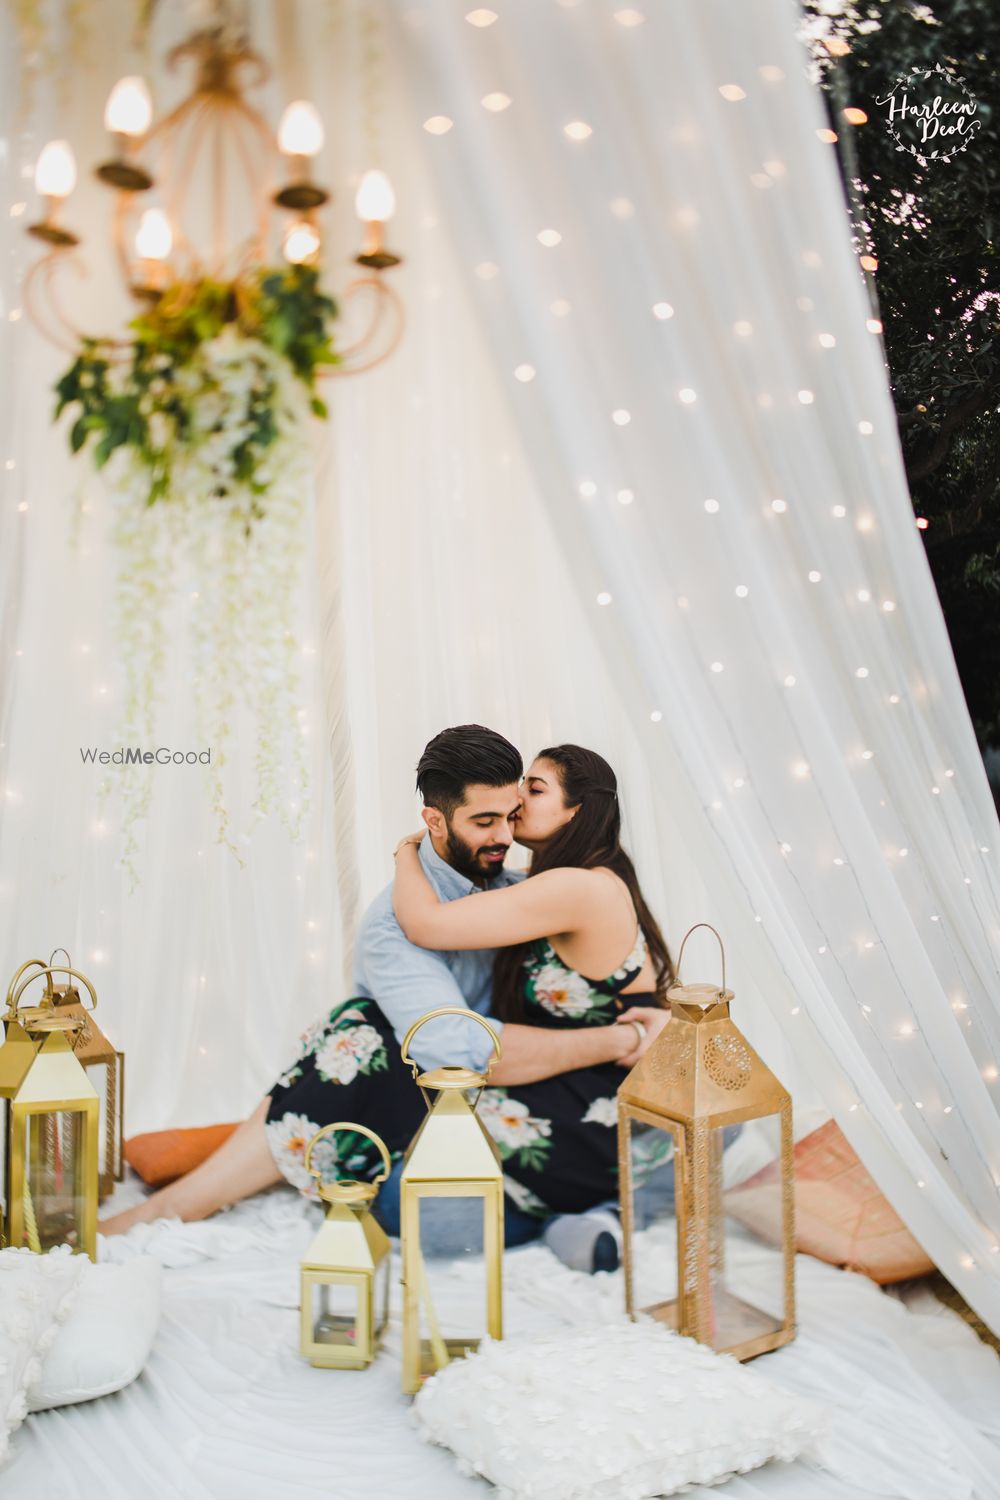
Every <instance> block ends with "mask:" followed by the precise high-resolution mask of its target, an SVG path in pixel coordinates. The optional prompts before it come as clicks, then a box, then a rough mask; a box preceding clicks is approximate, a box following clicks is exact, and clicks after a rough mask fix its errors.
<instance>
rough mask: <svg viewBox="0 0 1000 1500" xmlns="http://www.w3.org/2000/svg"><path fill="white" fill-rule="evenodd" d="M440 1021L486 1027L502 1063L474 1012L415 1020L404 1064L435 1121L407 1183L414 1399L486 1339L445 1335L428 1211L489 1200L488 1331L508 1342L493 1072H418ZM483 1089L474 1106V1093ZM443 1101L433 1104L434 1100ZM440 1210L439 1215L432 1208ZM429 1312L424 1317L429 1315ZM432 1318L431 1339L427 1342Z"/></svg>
mask: <svg viewBox="0 0 1000 1500" xmlns="http://www.w3.org/2000/svg"><path fill="white" fill-rule="evenodd" d="M438 1016H466V1017H468V1019H470V1020H472V1021H476V1022H478V1023H479V1025H480V1026H483V1027H485V1028H486V1030H487V1031H488V1032H489V1034H490V1036H491V1038H492V1040H493V1050H494V1053H495V1056H496V1058H499V1057H500V1055H501V1052H500V1042H499V1039H498V1037H497V1034H496V1032H495V1031H494V1030H493V1027H492V1026H491V1025H490V1024H489V1022H488V1021H485V1020H484V1019H483V1017H482V1016H480V1015H479V1014H477V1012H476V1011H474V1010H463V1009H462V1008H461V1007H460V1006H450V1005H449V1006H444V1007H442V1008H441V1009H439V1010H432V1011H429V1012H428V1013H427V1015H425V1016H421V1018H420V1020H419V1021H415V1022H414V1024H413V1025H412V1026H411V1027H410V1029H409V1031H408V1032H407V1033H406V1036H405V1037H404V1038H403V1049H402V1056H403V1061H404V1062H405V1063H407V1064H409V1066H410V1067H411V1068H412V1069H413V1076H414V1078H415V1079H416V1081H417V1083H418V1084H419V1086H420V1090H421V1092H422V1093H423V1096H424V1102H425V1103H426V1105H427V1115H426V1117H425V1118H424V1120H423V1121H422V1122H421V1124H420V1127H419V1129H418V1130H417V1133H416V1135H415V1136H414V1137H413V1140H412V1141H411V1142H410V1145H409V1148H408V1150H407V1152H406V1156H405V1158H404V1165H403V1172H402V1177H401V1179H400V1215H399V1217H400V1238H401V1242H402V1254H403V1390H404V1391H406V1392H407V1393H408V1394H410V1395H412V1394H413V1393H414V1392H416V1391H418V1390H419V1389H420V1385H421V1382H422V1381H423V1380H424V1379H426V1377H427V1376H428V1375H433V1374H434V1373H435V1371H437V1370H440V1369H442V1368H443V1367H444V1366H445V1365H446V1364H448V1363H449V1361H450V1360H452V1359H454V1358H460V1357H461V1356H463V1355H465V1354H467V1353H468V1352H469V1350H470V1349H475V1348H476V1346H477V1345H478V1343H479V1339H478V1338H475V1337H470V1336H468V1335H462V1336H454V1337H446V1336H445V1335H444V1334H443V1333H442V1330H441V1324H440V1322H439V1320H438V1316H437V1313H436V1311H435V1309H434V1304H433V1302H432V1301H431V1295H430V1288H429V1286H428V1283H427V1271H426V1268H425V1265H424V1259H423V1255H422V1254H421V1249H420V1229H421V1208H422V1207H423V1206H425V1205H426V1206H428V1208H430V1207H431V1205H433V1203H434V1201H435V1200H441V1199H447V1198H481V1199H482V1204H483V1259H484V1265H485V1282H486V1288H485V1290H486V1308H485V1312H486V1317H485V1327H486V1332H487V1333H488V1334H489V1336H490V1338H494V1339H499V1338H502V1337H503V1282H502V1276H503V1169H502V1167H501V1164H500V1154H499V1152H498V1151H497V1148H496V1146H495V1145H494V1144H493V1141H492V1140H491V1138H490V1137H489V1135H487V1133H486V1130H485V1128H484V1126H483V1124H482V1121H481V1120H480V1119H479V1116H478V1115H477V1114H476V1105H477V1104H478V1102H479V1096H480V1094H481V1093H482V1091H483V1089H484V1088H485V1086H486V1084H487V1082H488V1081H489V1075H490V1070H491V1069H492V1066H493V1060H492V1059H491V1060H490V1062H489V1063H488V1064H487V1067H486V1072H485V1073H476V1072H474V1071H473V1070H472V1069H471V1068H463V1067H453V1066H446V1067H442V1068H434V1069H432V1070H431V1071H430V1072H427V1073H418V1070H417V1064H416V1063H415V1062H414V1061H413V1059H412V1058H411V1057H410V1055H409V1050H410V1043H411V1042H412V1041H413V1038H414V1036H415V1035H416V1034H417V1032H418V1030H419V1029H420V1027H421V1026H423V1025H424V1024H425V1023H426V1022H427V1021H433V1020H434V1019H436V1017H438ZM472 1090H475V1091H476V1097H475V1099H474V1100H473V1101H472V1102H471V1104H470V1102H469V1100H468V1099H467V1098H466V1094H467V1092H471V1091H472ZM432 1093H434V1094H436V1095H437V1097H436V1099H434V1101H433V1103H432V1102H431V1098H430V1095H431V1094H432ZM431 1211H433V1210H431ZM421 1309H422V1310H423V1318H422V1316H421ZM424 1319H426V1327H427V1332H428V1337H427V1338H424V1337H423V1336H422V1324H423V1321H424Z"/></svg>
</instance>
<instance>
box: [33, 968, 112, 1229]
mask: <svg viewBox="0 0 1000 1500" xmlns="http://www.w3.org/2000/svg"><path fill="white" fill-rule="evenodd" d="M56 953H63V954H65V957H66V962H67V964H71V963H72V962H73V960H72V959H71V958H70V956H69V954H68V953H66V949H65V948H57V949H56V952H55V953H53V955H52V957H51V958H50V959H49V963H50V964H51V963H53V962H54V960H55V956H56ZM62 972H65V971H62ZM42 1003H43V1004H48V1003H51V1004H53V1005H54V1006H55V1007H56V1008H57V1009H58V1011H59V1012H60V1014H62V1015H72V1016H77V1017H79V1019H80V1023H81V1024H80V1029H79V1030H78V1031H77V1032H76V1033H75V1035H74V1038H73V1051H74V1052H75V1053H76V1056H77V1060H78V1061H79V1062H81V1063H82V1064H83V1067H84V1070H85V1071H86V1074H87V1077H88V1078H89V1079H90V1081H91V1083H92V1084H93V1085H94V1088H95V1090H96V1092H97V1097H98V1100H99V1101H100V1108H101V1114H100V1134H99V1139H98V1143H97V1171H98V1194H99V1201H100V1202H101V1203H103V1202H104V1200H105V1198H108V1197H110V1196H111V1194H112V1193H113V1192H114V1190H115V1183H116V1182H121V1181H122V1179H123V1178H124V1176H125V1157H124V1155H123V1147H124V1143H125V1054H124V1052H119V1051H118V1049H117V1048H116V1047H115V1046H114V1045H113V1043H111V1042H109V1041H108V1038H107V1037H106V1036H105V1035H104V1032H103V1031H102V1030H101V1028H100V1027H99V1026H98V1024H97V1022H96V1021H95V1020H94V1017H93V1013H92V1012H91V1011H89V1010H88V1009H87V1008H86V1007H85V1006H84V1004H83V1002H82V1000H81V998H80V991H79V990H78V989H77V987H76V985H74V984H73V983H72V982H71V981H70V980H68V979H67V981H66V982H65V983H63V984H50V988H49V990H48V992H47V994H46V998H45V1000H44V1001H43V1002H42Z"/></svg>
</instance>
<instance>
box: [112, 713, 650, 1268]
mask: <svg viewBox="0 0 1000 1500" xmlns="http://www.w3.org/2000/svg"><path fill="white" fill-rule="evenodd" d="M522 770H523V767H522V763H521V757H520V755H519V754H518V752H517V751H516V750H515V749H514V747H513V745H511V744H510V743H509V742H508V741H507V740H505V739H504V738H503V737H502V736H501V735H499V734H495V733H493V732H492V731H491V730H488V729H483V728H481V727H480V726H478V725H462V726H460V727H458V728H454V729H446V730H444V731H443V732H442V733H441V734H439V735H437V736H436V737H435V738H434V739H433V740H431V742H430V744H429V745H428V746H427V748H426V750H425V751H424V753H423V755H422V756H421V758H420V763H419V765H418V767H417V789H418V791H419V792H420V794H421V796H422V798H423V802H424V811H423V819H424V823H425V825H426V828H425V829H424V830H422V831H421V832H420V833H419V834H414V835H411V836H410V837H408V838H406V839H404V840H403V841H402V843H401V844H400V845H399V846H398V848H397V850H396V854H395V861H396V877H395V880H394V882H393V884H392V885H391V886H390V887H388V888H387V889H386V890H385V891H383V892H382V894H381V895H380V896H378V897H377V898H376V899H375V901H374V902H373V903H372V905H371V906H370V907H369V908H368V911H367V912H366V914H365V917H364V919H363V922H362V924H361V928H360V931H359V934H358V941H357V948H356V955H355V967H354V996H353V997H352V998H351V999H349V1000H345V1001H343V1002H342V1003H340V1004H338V1005H336V1006H335V1007H334V1009H333V1010H331V1011H330V1012H329V1014H328V1015H327V1016H324V1017H323V1018H322V1019H321V1020H320V1021H318V1022H317V1023H316V1024H315V1025H313V1026H312V1027H310V1028H309V1030H308V1031H307V1032H306V1033H305V1035H304V1036H303V1037H302V1040H301V1044H300V1050H299V1055H298V1057H297V1058H296V1059H295V1060H294V1062H293V1063H292V1064H291V1066H290V1067H289V1068H287V1069H286V1071H285V1072H284V1073H282V1074H281V1076H280V1077H279V1078H278V1080H277V1082H276V1083H275V1085H274V1087H273V1088H272V1089H271V1092H270V1093H269V1094H268V1095H267V1097H266V1098H264V1099H263V1100H262V1101H261V1103H260V1105H259V1106H258V1108H257V1109H256V1110H255V1111H254V1113H253V1114H252V1115H251V1116H250V1118H249V1119H248V1120H246V1121H245V1122H244V1123H243V1124H242V1125H241V1126H240V1127H239V1129H238V1130H237V1131H236V1132H235V1133H234V1134H233V1135H232V1136H231V1137H230V1139H229V1140H228V1141H227V1142H226V1143H225V1144H224V1145H223V1146H222V1147H220V1149H219V1150H218V1151H217V1152H215V1154H214V1155H213V1156H211V1157H210V1158H209V1159H208V1160H207V1161H206V1162H204V1163H202V1165H201V1166H199V1167H197V1168H195V1169H194V1171H192V1172H190V1173H188V1174H187V1176H186V1177H183V1178H180V1179H179V1180H178V1181H177V1182H174V1183H172V1184H171V1185H170V1186H168V1187H166V1188H163V1189H162V1190H161V1191H159V1192H157V1193H154V1194H153V1195H152V1196H151V1197H149V1198H147V1199H146V1200H145V1202H143V1203H142V1204H140V1205H139V1206H138V1207H136V1208H133V1209H131V1210H129V1211H127V1212H125V1213H122V1214H118V1215H117V1216H115V1217H114V1218H111V1219H109V1220H107V1221H105V1222H104V1223H102V1224H101V1226H100V1228H101V1231H102V1233H105V1234H114V1233H120V1232H122V1231H123V1230H127V1229H129V1228H131V1227H132V1225H133V1224H135V1223H138V1222H140V1221H144V1220H152V1219H155V1218H161V1217H171V1216H179V1217H180V1218H182V1219H187V1220H191V1219H200V1218H204V1217H206V1216H207V1215H209V1214H211V1213H213V1212H215V1211H216V1210H217V1209H219V1208H221V1207H223V1205H226V1204H231V1203H233V1202H235V1201H236V1200H238V1199H240V1198H244V1197H246V1196H248V1195H249V1194H251V1193H255V1192H258V1191H260V1190H261V1189H263V1188H266V1187H269V1186H270V1185H272V1184H273V1183H275V1182H280V1181H281V1179H282V1178H285V1179H287V1180H288V1181H289V1182H290V1183H292V1185H293V1186H295V1187H297V1188H299V1189H300V1190H301V1191H302V1192H304V1193H306V1194H307V1195H309V1196H312V1197H315V1196H316V1184H315V1180H314V1179H313V1178H312V1177H310V1176H308V1175H307V1174H306V1172H305V1169H304V1155H305V1148H306V1146H307V1145H308V1142H309V1140H310V1138H311V1137H312V1136H313V1135H314V1134H315V1133H316V1131H317V1130H319V1128H320V1127H321V1126H322V1125H325V1124H327V1123H329V1122H331V1121H333V1120H351V1121H354V1122H356V1123H358V1124H361V1125H365V1126H367V1127H368V1128H369V1129H372V1130H374V1131H376V1132H377V1133H378V1134H379V1135H380V1136H381V1137H382V1138H383V1140H384V1141H385V1143H386V1145H387V1147H388V1149H389V1152H390V1154H391V1156H392V1160H393V1170H392V1172H391V1173H390V1176H389V1178H388V1180H387V1182H386V1183H385V1184H384V1186H383V1187H382V1189H381V1192H380V1194H379V1197H378V1199H377V1200H376V1204H375V1209H374V1212H375V1215H376V1217H377V1218H379V1219H380V1221H381V1222H382V1224H383V1226H384V1227H385V1228H386V1230H387V1231H388V1232H389V1233H397V1234H398V1232H399V1178H400V1175H401V1172H402V1157H403V1153H404V1151H405V1150H406V1147H407V1145H408V1144H409V1142H410V1140H411V1138H412V1136H413V1134H414V1132H415V1130H416V1129H417V1126H418V1125H419V1124H420V1121H421V1119H422V1118H423V1116H424V1113H425V1105H424V1102H423V1099H422V1096H421V1093H420V1090H419V1089H417V1088H416V1087H415V1085H414V1083H413V1080H412V1076H411V1074H410V1071H409V1069H408V1068H407V1067H406V1065H405V1064H404V1063H403V1062H402V1060H401V1057H400V1048H399V1043H400V1041H401V1040H402V1038H403V1036H404V1034H405V1033H406V1031H407V1029H408V1028H409V1026H410V1025H411V1024H412V1023H413V1022H414V1021H416V1020H418V1019H419V1018H420V1017H421V1016H422V1015H425V1014H426V1013H427V1012H428V1011H430V1010H434V1009H437V1008H438V1007H439V1006H461V1007H469V1008H471V1009H473V1010H475V1011H478V1012H479V1013H480V1014H482V1015H484V1016H486V1017H487V1019H488V1020H489V1021H490V1024H491V1025H492V1026H493V1027H494V1029H495V1030H496V1032H497V1034H498V1035H500V1036H501V1039H502V1048H503V1056H502V1059H501V1061H499V1062H497V1063H496V1064H495V1065H494V1067H493V1069H492V1073H491V1075H490V1081H489V1087H487V1088H486V1089H485V1090H484V1092H483V1094H482V1097H481V1099H480V1103H479V1117H480V1119H481V1120H482V1122H483V1124H484V1126H485V1127H486V1129H487V1130H488V1131H489V1133H490V1135H491V1136H492V1138H493V1140H494V1141H495V1143H496V1145H497V1148H498V1150H499V1153H500V1156H501V1158H502V1161H503V1167H504V1181H505V1190H506V1198H505V1235H506V1243H507V1244H508V1245H517V1244H523V1243H525V1242H527V1241H528V1240H531V1239H535V1238H537V1237H539V1236H543V1237H544V1238H545V1240H546V1242H547V1243H548V1244H549V1245H550V1247H551V1248H552V1249H553V1250H554V1251H555V1252H556V1254H558V1255H559V1256H560V1257H561V1258H562V1259H563V1260H565V1261H566V1263H567V1264H570V1265H572V1266H574V1267H575V1268H577V1269H580V1270H613V1269H614V1268H615V1267H616V1266H617V1264H618V1251H619V1244H620V1230H619V1227H618V1219H617V1214H616V1212H615V1209H616V1201H617V1194H618V1171H617V1162H618V1152H617V1131H616V1129H615V1125H616V1101H615V1093H616V1090H617V1088H618V1085H619V1083H620V1081H621V1080H622V1078H623V1077H624V1076H625V1072H626V1070H628V1069H629V1068H631V1067H632V1066H633V1065H634V1064H635V1063H636V1062H637V1061H638V1059H639V1058H640V1057H641V1056H642V1054H643V1053H644V1052H645V1050H646V1048H647V1047H649V1045H650V1043H651V1042H652V1041H653V1040H654V1039H655V1038H656V1036H657V1035H658V1034H659V1032H660V1031H661V1030H662V1028H663V1026H664V1025H665V1024H666V1022H667V1020H668V1019H669V1010H668V1009H666V1008H665V1007H666V998H665V997H666V989H667V986H668V984H669V983H670V982H671V980H672V978H673V966H672V963H671V959H670V955H669V952H668V950H667V947H666V944H665V943H664V940H663V937H662V935H661V933H660V929H659V927H658V926H657V924H656V922H655V920H654V919H653V917H652V915H651V914H650V911H649V908H648V907H647V905H646V903H645V901H644V900H643V896H642V892H641V890H640V889H639V883H638V880H637V879H636V875H635V870H634V869H633V867H632V862H631V860H630V859H629V857H628V855H627V854H626V853H625V851H624V849H623V848H622V847H621V843H620V831H621V811H620V808H619V802H618V793H617V788H616V783H615V776H614V773H613V771H612V770H611V767H610V766H609V765H608V764H607V762H606V761H605V760H603V759H602V758H601V756H599V755H597V754H595V753H594V752H593V751H589V750H584V749H581V748H580V747H579V746H577V745H560V746H557V747H555V748H553V749H549V750H543V751H542V752H541V753H540V754H539V755H538V756H536V758H535V760H534V762H533V763H532V765H531V766H530V767H529V769H528V773H527V775H526V776H524V777H523V779H522ZM512 841H516V842H517V843H518V844H522V845H523V846H524V847H525V848H527V849H529V850H530V851H531V867H530V869H529V870H528V874H527V878H524V877H522V876H521V875H520V874H518V873H516V872H513V871H507V870H505V869H504V861H505V858H506V856H507V854H508V852H509V850H510V845H511V842H512ZM588 975H594V976H597V977H595V978H588V977H585V976H588ZM492 1050H493V1049H492V1043H491V1041H490V1038H489V1037H488V1036H487V1034H486V1032H485V1031H484V1030H483V1028H482V1027H480V1026H477V1025H470V1024H468V1023H467V1022H465V1021H464V1020H463V1018H461V1017H458V1016H447V1017H441V1018H439V1019H436V1020H434V1021H431V1022H428V1024H427V1025H426V1026H424V1027H423V1028H421V1030H420V1031H419V1033H418V1034H417V1036H416V1038H415V1039H414V1042H413V1054H414V1058H415V1060H416V1061H417V1063H418V1064H419V1065H420V1067H421V1068H422V1069H427V1068H433V1067H439V1066H442V1065H443V1064H455V1065H462V1066H466V1067H470V1068H473V1069H475V1070H477V1071H483V1070H485V1067H486V1064H487V1061H488V1059H489V1058H490V1056H491V1054H492ZM670 1149H671V1148H670V1142H669V1139H668V1138H667V1137H666V1136H663V1135H662V1134H661V1133H660V1132H658V1131H649V1132H647V1133H645V1134H643V1133H641V1132H640V1133H638V1134H637V1135H636V1137H635V1140H634V1146H633V1150H634V1154H635V1160H634V1169H635V1174H636V1182H637V1185H638V1187H639V1192H638V1193H637V1195H636V1196H637V1205H636V1206H637V1211H638V1215H639V1218H640V1222H641V1221H643V1220H645V1219H646V1218H648V1217H650V1215H651V1214H652V1213H654V1212H655V1211H656V1210H657V1208H659V1207H664V1206H665V1207H669V1206H670V1203H671V1200H672V1191H673V1163H672V1162H671V1161H670V1159H669V1157H670ZM313 1161H314V1165H315V1166H317V1167H319V1168H320V1169H321V1170H322V1173H323V1176H324V1178H327V1177H330V1176H334V1175H337V1174H338V1173H339V1174H340V1175H342V1176H343V1175H350V1176H352V1177H368V1178H370V1177H372V1176H374V1174H375V1171H376V1169H377V1167H378V1165H379V1163H378V1157H377V1153H376V1152H375V1149H374V1147H373V1146H371V1145H370V1143H369V1142H368V1141H367V1139H366V1138H365V1137H363V1136H354V1137H352V1136H351V1135H350V1134H349V1133H348V1134H346V1135H345V1134H344V1133H339V1134H337V1135H335V1136H332V1137H331V1136H327V1137H325V1138H324V1140H323V1141H322V1142H321V1143H320V1146H319V1147H317V1150H316V1152H315V1153H314V1157H313ZM453 1204H454V1206H453V1208H452V1218H451V1220H450V1221H447V1220H446V1221H445V1222H439V1223H438V1224H437V1225H436V1226H435V1225H428V1230H429V1232H430V1234H431V1236H432V1237H433V1240H432V1241H431V1242H428V1240H427V1238H426V1237H425V1239H424V1243H425V1248H426V1250H427V1251H428V1253H432V1254H433V1253H435V1252H436V1253H439V1254H449V1253H456V1252H459V1251H461V1250H463V1249H465V1248H466V1247H467V1245H468V1244H469V1243H470V1234H471V1235H474V1234H475V1229H474V1228H470V1220H469V1218H468V1217H465V1218H463V1212H462V1211H463V1209H464V1207H465V1204H464V1201H463V1200H460V1199H459V1200H453ZM469 1208H470V1211H471V1214H472V1217H473V1219H474V1221H475V1223H476V1224H479V1223H481V1209H479V1208H478V1207H476V1206H475V1205H469Z"/></svg>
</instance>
